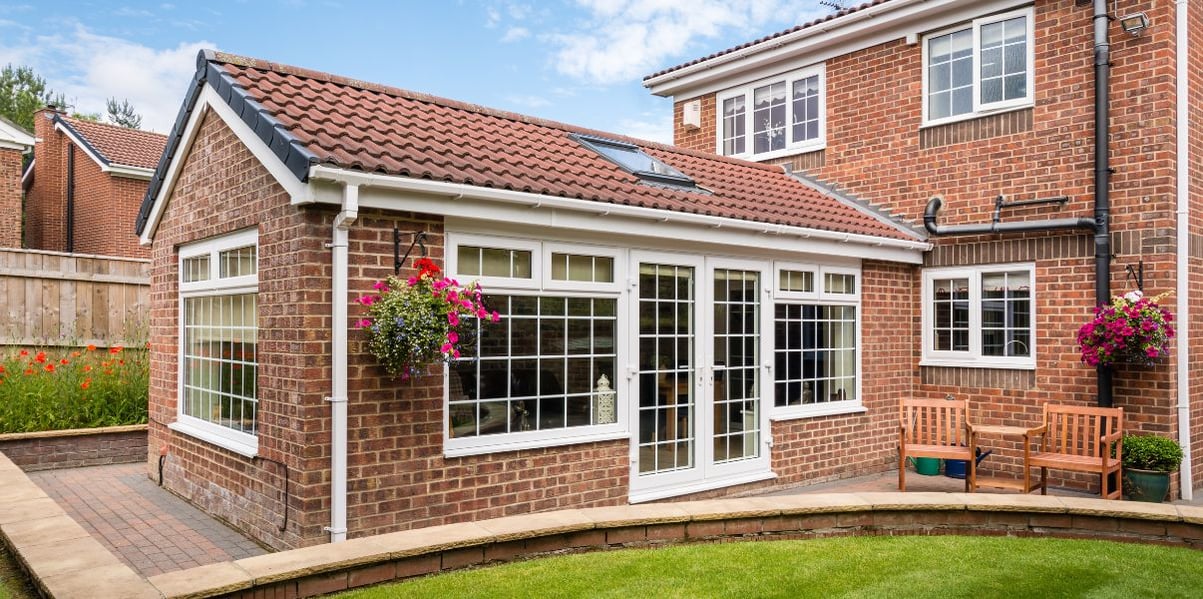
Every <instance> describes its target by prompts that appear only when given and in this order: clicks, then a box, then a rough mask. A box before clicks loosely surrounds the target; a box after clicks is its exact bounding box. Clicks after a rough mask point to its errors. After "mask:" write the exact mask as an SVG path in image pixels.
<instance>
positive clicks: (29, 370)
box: [25, 368, 33, 374]
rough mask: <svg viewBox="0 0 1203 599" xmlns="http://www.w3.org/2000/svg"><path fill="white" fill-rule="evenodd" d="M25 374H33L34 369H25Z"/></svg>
mask: <svg viewBox="0 0 1203 599" xmlns="http://www.w3.org/2000/svg"><path fill="white" fill-rule="evenodd" d="M25 374H33V369H32V368H26V369H25Z"/></svg>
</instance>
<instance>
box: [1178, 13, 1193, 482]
mask: <svg viewBox="0 0 1203 599" xmlns="http://www.w3.org/2000/svg"><path fill="white" fill-rule="evenodd" d="M1188 4H1189V2H1188V0H1175V2H1174V9H1175V13H1174V23H1175V29H1176V31H1175V35H1174V41H1175V42H1177V47H1178V52H1177V54H1178V56H1177V67H1176V68H1175V70H1174V76H1175V78H1176V79H1177V88H1178V89H1177V102H1176V104H1177V109H1178V114H1177V119H1176V120H1177V121H1178V123H1177V127H1178V131H1177V132H1176V133H1177V135H1176V137H1177V139H1178V152H1177V153H1178V165H1177V168H1176V170H1177V172H1178V181H1177V189H1178V194H1177V195H1178V232H1177V237H1178V244H1177V246H1178V247H1177V250H1178V264H1177V267H1178V273H1177V279H1178V289H1177V296H1178V297H1177V302H1175V303H1177V304H1178V346H1177V348H1178V352H1177V356H1176V357H1177V362H1178V384H1177V388H1178V443H1179V444H1180V445H1182V467H1181V468H1180V469H1179V472H1178V483H1179V484H1178V486H1179V493H1180V494H1181V497H1182V499H1185V500H1187V501H1190V500H1191V499H1192V498H1194V481H1193V478H1194V477H1192V476H1191V462H1192V460H1191V440H1190V391H1191V389H1190V330H1189V325H1190V169H1191V162H1190V137H1189V136H1190V112H1189V108H1190V104H1189V100H1190V65H1189V62H1188V59H1187V50H1188V49H1189V45H1190V44H1189V40H1190V31H1189V29H1190V28H1189V27H1187V5H1188Z"/></svg>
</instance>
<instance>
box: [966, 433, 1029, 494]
mask: <svg viewBox="0 0 1203 599" xmlns="http://www.w3.org/2000/svg"><path fill="white" fill-rule="evenodd" d="M1034 430H1035V429H1031V428H1024V427H1022V426H989V425H984V426H979V425H974V426H973V432H974V433H976V434H979V435H981V434H987V435H998V436H1000V437H1004V438H1012V439H1014V438H1023V480H1011V479H1009V478H999V477H996V476H978V477H977V479H976V480H975V481H974V485H973V490H974V491H976V490H977V489H978V488H980V487H990V488H993V489H1015V490H1017V491H1023V492H1024V493H1030V492H1031V490H1032V483H1031V478H1030V468H1028V458H1029V456H1030V454H1031V452H1032V432H1033V431H1034Z"/></svg>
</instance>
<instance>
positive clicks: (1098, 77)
mask: <svg viewBox="0 0 1203 599" xmlns="http://www.w3.org/2000/svg"><path fill="white" fill-rule="evenodd" d="M1093 24H1094V218H1093V219H1089V218H1062V219H1053V220H1043V221H1034V222H1033V221H1028V222H1018V223H1000V222H998V221H997V219H995V221H994V222H991V223H983V224H973V225H951V226H948V225H945V226H941V225H938V224H936V213H937V212H939V211H940V206H941V205H942V204H943V201H942V200H941V199H940V198H939V197H933V198H932V199H931V201H929V202H928V203H927V208H926V210H924V212H923V226H924V228H926V229H927V230H928V232H930V233H931V234H932V235H982V234H988V233H1015V232H1023V231H1054V230H1061V229H1087V230H1090V231H1093V232H1094V277H1095V279H1094V300H1095V305H1099V306H1101V305H1104V304H1107V303H1109V302H1110V301H1111V196H1110V186H1111V165H1110V158H1109V155H1108V141H1109V125H1110V111H1109V109H1110V96H1109V93H1108V90H1109V85H1110V79H1111V43H1110V42H1109V41H1108V37H1107V30H1108V27H1109V26H1110V24H1111V17H1110V16H1109V15H1108V14H1107V0H1094V16H1093ZM1113 395H1114V393H1113V387H1112V377H1111V369H1110V368H1109V367H1099V369H1098V405H1100V406H1103V407H1110V406H1111V405H1112V403H1113V401H1114V397H1113Z"/></svg>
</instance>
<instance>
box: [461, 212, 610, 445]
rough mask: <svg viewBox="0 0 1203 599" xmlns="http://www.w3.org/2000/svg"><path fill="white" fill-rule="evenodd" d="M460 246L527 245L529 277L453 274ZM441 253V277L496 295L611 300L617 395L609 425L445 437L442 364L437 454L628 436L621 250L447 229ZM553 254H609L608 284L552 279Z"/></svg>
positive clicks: (587, 441)
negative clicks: (440, 449)
mask: <svg viewBox="0 0 1203 599" xmlns="http://www.w3.org/2000/svg"><path fill="white" fill-rule="evenodd" d="M461 245H467V246H482V247H490V248H506V249H517V250H526V249H530V250H531V260H532V265H531V273H532V277H531V279H530V280H527V279H518V278H504V277H477V276H475V275H463V274H461V273H459V272H458V263H457V258H458V255H459V247H460V246H461ZM446 252H447V253H446V255H447V261H446V270H447V275H448V276H450V277H452V278H456V279H458V280H459V281H460V282H463V283H467V282H470V281H479V282H480V283H481V285H482V287H483V288H484V292H485V294H486V295H488V294H498V295H510V296H527V297H590V298H605V299H613V300H615V315H614V319H615V326H614V355H615V357H614V365H615V366H614V368H615V372H614V373H613V375H612V376H611V377H610V386H611V388H612V389H614V392H615V393H617V394H618V396H617V402H616V406H615V407H616V412H617V419H616V421H615V422H613V423H610V424H590V425H584V426H575V427H566V428H559V429H548V430H534V431H520V432H510V433H499V434H492V435H482V436H475V437H459V438H456V437H451V436H450V434H449V432H448V431H449V426H450V419H451V410H450V405H451V404H450V376H451V373H452V368H451V367H450V366H447V367H445V368H443V403H442V408H443V427H442V435H443V454H444V455H445V456H446V457H460V456H471V455H482V454H488V453H496V452H504V451H517V450H523V449H536V448H545V447H556V446H562V445H573V444H578V443H592V442H597V441H611V440H616V439H627V438H629V437H630V428H629V425H628V408H627V403H628V402H629V398H630V393H631V386H630V376H629V373H628V372H627V364H629V362H630V358H629V356H628V349H627V344H628V342H629V341H628V340H629V333H628V332H627V330H626V327H625V326H624V324H625V323H629V322H630V319H629V311H628V308H627V304H628V302H627V301H626V300H627V290H626V288H627V284H626V283H627V281H626V278H625V271H624V268H625V264H624V258H623V256H624V255H625V253H624V251H623V250H620V249H618V248H611V247H605V246H594V245H585V244H571V243H558V242H550V241H547V242H541V241H532V240H531V239H528V238H511V237H501V236H491V235H479V234H473V233H455V232H447V234H446ZM553 252H554V253H569V254H581V255H590V256H605V257H613V258H614V282H613V283H596V282H576V281H553V280H552V279H551V260H550V256H551V254H552V253H553Z"/></svg>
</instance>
